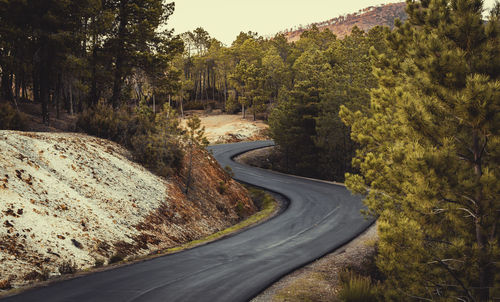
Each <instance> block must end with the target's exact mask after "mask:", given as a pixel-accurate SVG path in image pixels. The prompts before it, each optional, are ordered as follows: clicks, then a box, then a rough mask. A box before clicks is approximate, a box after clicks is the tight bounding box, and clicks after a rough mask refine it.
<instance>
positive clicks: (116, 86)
mask: <svg viewBox="0 0 500 302" xmlns="http://www.w3.org/2000/svg"><path fill="white" fill-rule="evenodd" d="M127 4H128V1H127V0H121V1H120V11H119V18H120V25H119V28H118V45H117V46H116V51H117V54H116V60H115V76H114V81H113V96H112V97H111V104H112V105H113V108H115V109H116V108H118V106H119V105H120V101H121V100H120V99H121V90H122V85H123V78H124V72H123V68H124V66H123V65H124V61H125V58H124V53H123V52H124V39H125V35H126V31H127V28H126V26H127V22H128V17H127V12H126V6H127Z"/></svg>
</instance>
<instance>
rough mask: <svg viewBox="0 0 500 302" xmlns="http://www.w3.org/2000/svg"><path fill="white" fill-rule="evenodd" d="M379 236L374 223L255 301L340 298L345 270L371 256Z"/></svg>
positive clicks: (266, 291)
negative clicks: (357, 235) (348, 241)
mask: <svg viewBox="0 0 500 302" xmlns="http://www.w3.org/2000/svg"><path fill="white" fill-rule="evenodd" d="M377 238H378V237H377V229H376V225H373V226H372V227H370V228H369V229H368V230H367V231H365V232H364V233H363V234H362V235H360V236H359V237H357V238H355V239H354V240H353V241H351V242H350V243H348V244H347V245H345V246H343V247H341V248H339V249H337V250H336V251H334V252H333V253H331V254H329V255H326V256H325V257H323V258H321V259H319V260H317V261H315V262H313V263H311V264H309V265H307V266H305V267H303V268H300V269H298V270H296V271H295V272H293V273H291V274H289V275H287V276H285V277H283V278H282V279H281V280H279V281H278V282H276V283H275V284H273V285H272V286H271V287H270V288H268V289H267V290H265V291H264V292H262V293H261V294H260V295H258V296H257V297H255V298H254V299H253V300H252V302H267V301H273V302H285V301H286V302H295V301H296V302H298V301H314V302H318V301H339V299H338V297H337V295H338V293H339V291H340V289H341V285H342V282H341V280H340V278H339V277H340V274H341V272H342V271H343V270H344V268H346V267H355V266H359V265H361V264H363V263H365V262H366V261H367V260H369V259H370V258H371V257H372V255H373V251H374V249H375V246H374V242H376V240H377Z"/></svg>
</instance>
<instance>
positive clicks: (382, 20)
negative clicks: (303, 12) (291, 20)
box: [281, 2, 407, 42]
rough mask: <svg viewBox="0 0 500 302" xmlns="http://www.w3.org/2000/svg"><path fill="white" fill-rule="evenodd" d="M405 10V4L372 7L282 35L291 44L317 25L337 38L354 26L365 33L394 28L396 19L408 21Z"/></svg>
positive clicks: (349, 31) (348, 32)
mask: <svg viewBox="0 0 500 302" xmlns="http://www.w3.org/2000/svg"><path fill="white" fill-rule="evenodd" d="M405 8H406V3H405V2H400V3H390V4H382V5H380V6H370V7H367V8H365V9H362V10H359V11H358V12H356V13H352V14H348V15H343V16H339V17H337V18H333V19H330V20H327V21H323V22H318V23H313V24H309V25H308V26H306V27H299V28H294V29H289V30H285V31H282V32H281V33H283V34H284V35H285V36H286V37H287V39H288V41H289V42H293V41H297V40H298V39H299V38H300V35H301V34H302V33H303V32H304V31H306V30H308V29H310V28H311V27H313V26H314V25H315V26H317V27H318V28H319V29H320V30H324V29H326V28H328V29H330V30H331V31H332V32H333V33H334V34H335V35H336V36H337V37H339V38H343V37H345V36H346V35H348V34H350V33H351V29H352V28H353V27H354V26H357V27H359V28H360V29H362V30H364V31H368V30H370V29H371V28H373V27H375V26H377V25H382V26H389V27H391V28H392V27H394V20H395V19H397V18H399V19H401V20H406V19H407V15H406V12H405Z"/></svg>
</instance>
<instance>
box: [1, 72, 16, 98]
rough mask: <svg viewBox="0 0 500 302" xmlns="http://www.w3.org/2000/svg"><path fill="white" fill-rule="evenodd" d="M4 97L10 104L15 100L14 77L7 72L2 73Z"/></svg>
mask: <svg viewBox="0 0 500 302" xmlns="http://www.w3.org/2000/svg"><path fill="white" fill-rule="evenodd" d="M2 97H3V99H5V100H6V101H9V102H12V101H13V100H14V97H13V94H12V77H11V75H10V73H8V72H7V71H6V70H5V71H4V70H3V71H2Z"/></svg>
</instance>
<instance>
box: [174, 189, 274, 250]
mask: <svg viewBox="0 0 500 302" xmlns="http://www.w3.org/2000/svg"><path fill="white" fill-rule="evenodd" d="M246 188H247V189H248V191H249V193H250V196H251V198H252V200H253V202H254V204H255V205H256V206H257V207H258V208H259V211H258V212H257V213H255V214H253V215H252V216H250V217H248V218H246V219H245V220H243V221H241V222H240V223H237V224H235V225H233V226H231V227H229V228H227V229H224V230H222V231H219V232H217V233H214V234H212V235H210V236H207V237H205V238H202V239H199V240H194V241H191V242H188V243H186V244H183V245H181V246H177V247H173V248H171V249H168V250H167V251H166V253H174V252H179V251H182V250H186V249H190V248H193V247H196V246H199V245H202V244H206V243H209V242H212V241H215V240H218V239H221V238H224V237H225V236H228V235H231V234H234V233H236V232H239V231H241V230H243V229H245V228H247V227H250V226H252V225H255V224H258V223H260V222H263V221H265V220H266V219H269V218H270V217H272V215H273V214H275V213H276V212H277V211H278V209H279V203H278V201H277V200H276V199H275V198H274V197H273V196H272V195H271V194H269V193H268V192H266V191H263V190H261V189H257V188H254V187H250V186H246Z"/></svg>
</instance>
